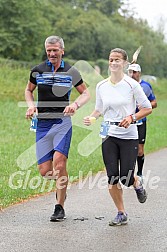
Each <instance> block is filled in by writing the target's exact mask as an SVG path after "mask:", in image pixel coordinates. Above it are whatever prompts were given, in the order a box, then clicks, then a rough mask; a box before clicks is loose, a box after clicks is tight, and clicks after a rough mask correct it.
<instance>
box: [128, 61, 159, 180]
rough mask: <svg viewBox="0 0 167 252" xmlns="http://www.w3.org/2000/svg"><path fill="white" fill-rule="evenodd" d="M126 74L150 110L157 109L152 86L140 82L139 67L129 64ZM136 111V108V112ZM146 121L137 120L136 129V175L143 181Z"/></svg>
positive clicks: (142, 81)
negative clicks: (149, 106) (138, 89)
mask: <svg viewBox="0 0 167 252" xmlns="http://www.w3.org/2000/svg"><path fill="white" fill-rule="evenodd" d="M128 74H129V76H130V77H132V78H133V79H134V80H136V81H137V82H139V83H140V85H141V87H142V89H143V91H144V93H145V94H146V96H147V98H148V100H149V101H150V103H151V105H152V108H156V107H157V101H156V97H155V95H154V92H153V89H152V86H151V84H150V83H148V82H146V81H144V80H141V67H140V65H139V64H130V65H129V67H128ZM137 111H138V108H137V110H136V112H137ZM146 122H147V119H146V117H144V118H143V119H141V120H139V122H138V125H137V128H138V134H139V146H138V156H137V169H138V170H137V175H138V176H140V177H141V179H142V180H143V178H142V176H143V166H144V159H145V155H144V144H145V141H146V129H147V124H146Z"/></svg>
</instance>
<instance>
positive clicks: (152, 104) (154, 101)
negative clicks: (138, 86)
mask: <svg viewBox="0 0 167 252" xmlns="http://www.w3.org/2000/svg"><path fill="white" fill-rule="evenodd" d="M150 102H151V106H152V108H153V109H154V108H156V107H157V101H156V100H152V101H150Z"/></svg>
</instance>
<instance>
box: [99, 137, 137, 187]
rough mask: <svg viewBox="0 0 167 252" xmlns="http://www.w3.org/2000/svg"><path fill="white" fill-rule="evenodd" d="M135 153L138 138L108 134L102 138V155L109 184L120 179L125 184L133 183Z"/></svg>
mask: <svg viewBox="0 0 167 252" xmlns="http://www.w3.org/2000/svg"><path fill="white" fill-rule="evenodd" d="M137 153H138V139H120V138H116V137H111V136H108V137H107V138H105V139H104V140H103V143H102V155H103V161H104V164H105V167H106V170H107V176H108V183H109V184H111V185H114V184H117V183H118V182H119V180H120V181H121V183H122V184H124V185H125V186H128V187H129V186H131V185H133V183H134V169H135V163H136V158H137Z"/></svg>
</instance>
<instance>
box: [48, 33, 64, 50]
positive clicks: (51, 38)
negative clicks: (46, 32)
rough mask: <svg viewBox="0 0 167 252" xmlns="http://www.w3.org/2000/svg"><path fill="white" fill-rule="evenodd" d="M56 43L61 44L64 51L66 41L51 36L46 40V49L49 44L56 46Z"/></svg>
mask: <svg viewBox="0 0 167 252" xmlns="http://www.w3.org/2000/svg"><path fill="white" fill-rule="evenodd" d="M56 43H59V44H60V47H61V48H62V49H64V41H63V39H62V38H61V37H59V36H49V37H47V38H46V40H45V48H46V45H47V44H56Z"/></svg>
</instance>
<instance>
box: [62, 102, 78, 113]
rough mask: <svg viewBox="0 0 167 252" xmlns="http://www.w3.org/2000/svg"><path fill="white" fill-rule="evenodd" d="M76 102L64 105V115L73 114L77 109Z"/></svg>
mask: <svg viewBox="0 0 167 252" xmlns="http://www.w3.org/2000/svg"><path fill="white" fill-rule="evenodd" d="M77 108H78V107H77V104H76V103H72V104H71V105H69V106H66V107H65V109H64V111H63V113H64V116H73V115H74V114H75V112H76V110H77Z"/></svg>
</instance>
